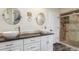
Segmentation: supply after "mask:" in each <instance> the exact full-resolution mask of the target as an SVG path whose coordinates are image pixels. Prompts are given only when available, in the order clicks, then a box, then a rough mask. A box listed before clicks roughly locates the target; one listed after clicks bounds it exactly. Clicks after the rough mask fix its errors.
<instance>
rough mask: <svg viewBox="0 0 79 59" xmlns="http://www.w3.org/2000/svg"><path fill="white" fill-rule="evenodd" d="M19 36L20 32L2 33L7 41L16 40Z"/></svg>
mask: <svg viewBox="0 0 79 59" xmlns="http://www.w3.org/2000/svg"><path fill="white" fill-rule="evenodd" d="M18 34H19V32H18V31H8V32H3V33H2V35H3V37H4V38H6V39H16V38H17V36H18Z"/></svg>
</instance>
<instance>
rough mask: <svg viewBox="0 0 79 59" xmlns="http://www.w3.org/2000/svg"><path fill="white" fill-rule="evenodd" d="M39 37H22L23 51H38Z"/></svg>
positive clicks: (39, 48)
mask: <svg viewBox="0 0 79 59" xmlns="http://www.w3.org/2000/svg"><path fill="white" fill-rule="evenodd" d="M40 42H41V41H40V37H33V38H29V39H24V51H40V50H41V44H40Z"/></svg>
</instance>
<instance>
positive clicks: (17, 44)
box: [0, 40, 23, 51]
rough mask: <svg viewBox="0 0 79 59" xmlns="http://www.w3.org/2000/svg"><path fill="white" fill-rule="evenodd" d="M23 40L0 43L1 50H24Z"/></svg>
mask: <svg viewBox="0 0 79 59" xmlns="http://www.w3.org/2000/svg"><path fill="white" fill-rule="evenodd" d="M22 50H23V40H15V41H9V42H2V43H0V51H22Z"/></svg>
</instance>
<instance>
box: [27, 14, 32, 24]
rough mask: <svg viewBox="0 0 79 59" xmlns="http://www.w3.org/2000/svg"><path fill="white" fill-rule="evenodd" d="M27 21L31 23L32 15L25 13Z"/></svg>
mask: <svg viewBox="0 0 79 59" xmlns="http://www.w3.org/2000/svg"><path fill="white" fill-rule="evenodd" d="M27 17H28V18H27V20H28V21H29V22H31V21H32V13H31V12H27Z"/></svg>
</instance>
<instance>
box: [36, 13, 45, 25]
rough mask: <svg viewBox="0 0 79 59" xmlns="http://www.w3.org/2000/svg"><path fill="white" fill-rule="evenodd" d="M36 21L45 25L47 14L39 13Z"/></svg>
mask: <svg viewBox="0 0 79 59" xmlns="http://www.w3.org/2000/svg"><path fill="white" fill-rule="evenodd" d="M36 22H37V24H38V25H43V24H44V23H45V15H44V14H43V13H39V14H38V15H37V17H36Z"/></svg>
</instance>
